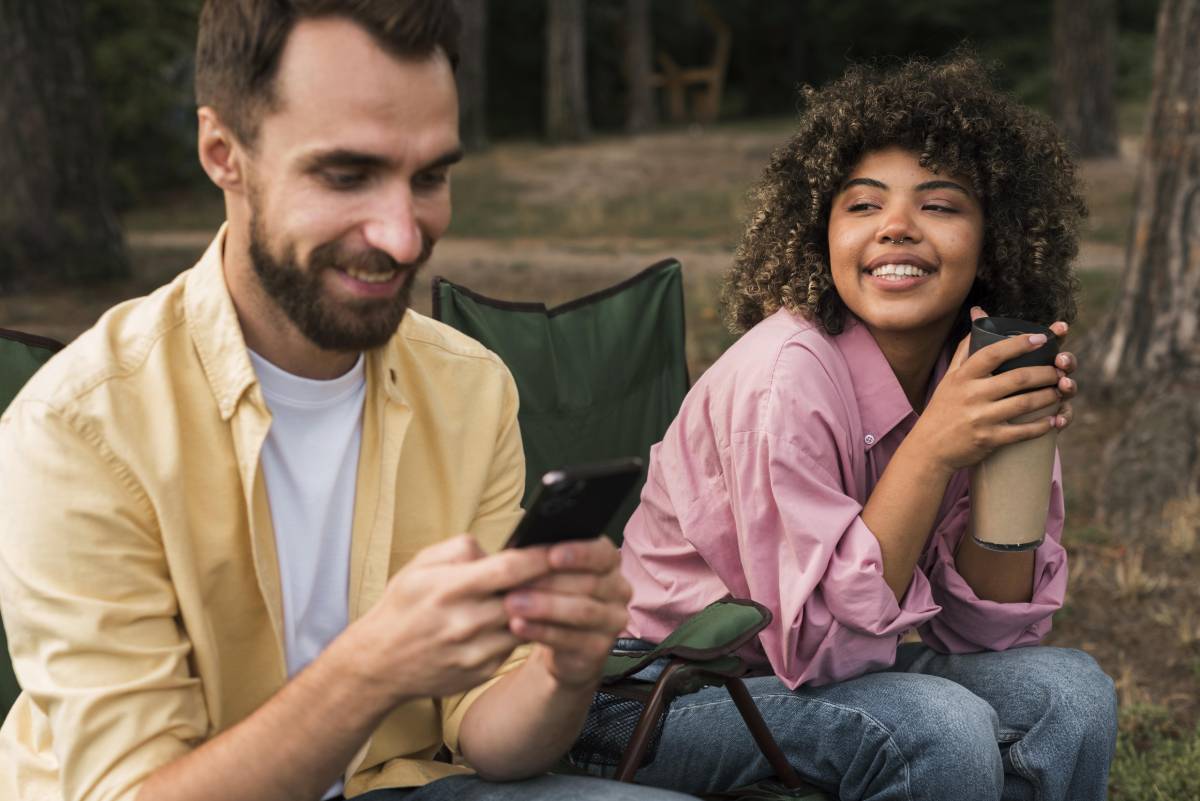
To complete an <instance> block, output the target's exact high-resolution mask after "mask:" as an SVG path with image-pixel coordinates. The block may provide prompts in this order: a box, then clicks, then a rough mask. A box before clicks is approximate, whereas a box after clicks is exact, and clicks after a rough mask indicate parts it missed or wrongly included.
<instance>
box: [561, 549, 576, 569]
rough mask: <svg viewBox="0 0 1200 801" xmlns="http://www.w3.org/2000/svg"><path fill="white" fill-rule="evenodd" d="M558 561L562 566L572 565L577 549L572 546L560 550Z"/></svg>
mask: <svg viewBox="0 0 1200 801" xmlns="http://www.w3.org/2000/svg"><path fill="white" fill-rule="evenodd" d="M557 561H558V563H559V564H560V565H561V566H562V567H570V566H571V565H573V564H575V549H574V548H570V547H567V548H563V549H562V550H560V551H559V552H558V560H557Z"/></svg>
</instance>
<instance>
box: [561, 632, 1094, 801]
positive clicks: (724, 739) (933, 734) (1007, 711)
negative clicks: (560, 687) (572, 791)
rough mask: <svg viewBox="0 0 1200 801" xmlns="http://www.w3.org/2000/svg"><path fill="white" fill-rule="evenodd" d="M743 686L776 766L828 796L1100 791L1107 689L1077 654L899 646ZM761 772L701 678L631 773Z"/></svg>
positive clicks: (679, 786)
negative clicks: (883, 662)
mask: <svg viewBox="0 0 1200 801" xmlns="http://www.w3.org/2000/svg"><path fill="white" fill-rule="evenodd" d="M745 682H746V687H747V689H748V690H749V691H750V694H751V695H752V696H754V699H755V702H756V703H757V704H758V708H759V710H760V711H761V712H762V716H763V718H764V720H765V721H766V723H767V726H768V727H769V728H770V729H771V732H772V733H773V734H774V735H775V739H776V740H777V741H778V742H779V745H780V747H781V748H782V749H783V751H784V753H785V754H786V755H787V757H788V761H789V762H790V763H791V764H792V765H793V766H794V767H795V768H796V770H797V771H799V772H800V774H801V775H803V776H804V778H805V779H807V780H808V781H810V782H812V783H813V784H816V785H819V786H822V787H824V788H826V789H827V790H830V791H832V792H834V793H836V794H837V796H838V798H839V799H841V800H842V801H851V799H871V801H885V799H886V800H887V801H891V800H892V799H904V800H905V801H915V799H971V800H972V801H989V800H990V799H1006V800H1007V799H1014V800H1015V799H1037V801H1100V800H1101V799H1103V798H1105V796H1106V787H1107V784H1108V768H1109V763H1110V762H1111V761H1112V756H1113V749H1114V747H1115V743H1116V713H1117V709H1116V695H1115V693H1114V691H1113V683H1112V680H1111V679H1109V677H1108V676H1106V675H1105V674H1104V672H1103V671H1102V670H1101V669H1100V667H1099V666H1098V665H1097V664H1096V662H1095V661H1094V660H1093V659H1092V658H1091V657H1090V656H1088V655H1087V654H1085V653H1083V652H1082V651H1075V650H1070V649H1065V648H1048V647H1032V648H1015V649H1012V650H1009V651H1002V652H996V653H979V654H966V655H958V656H948V655H945V654H939V653H937V652H935V651H933V650H931V649H930V648H928V647H926V646H924V645H919V644H906V645H902V646H901V647H900V649H899V653H898V655H897V660H896V664H895V665H894V666H893V667H892V668H890V669H888V670H885V671H880V672H877V673H869V674H867V675H864V676H860V677H858V678H855V679H850V680H847V681H843V682H839V683H837V684H831V685H826V686H824V687H809V686H802V687H800V688H798V689H796V690H788V689H787V687H785V686H784V685H783V683H782V682H780V681H779V680H778V679H777V678H775V677H773V676H765V677H759V678H750V679H746V680H745ZM598 711H602V710H597V709H596V707H595V706H594V707H593V711H592V714H593V715H595V714H597V712H598ZM623 746H624V743H620V744H616V743H614V747H615V748H616V749H617V750H620V748H621V747H623ZM574 759H575V758H574V757H573V760H574ZM576 764H577V767H580V768H583V769H584V770H587V771H588V772H590V773H595V774H600V775H605V774H611V772H612V770H613V769H612V768H611V767H609V766H600V765H596V764H581V763H578V762H577V763H576ZM770 775H771V768H770V766H769V765H768V764H767V762H766V760H765V759H764V758H763V756H762V754H761V753H759V751H758V748H757V747H756V746H755V744H754V741H753V740H752V739H751V737H750V734H749V732H748V731H747V730H746V727H745V724H743V723H742V720H741V717H740V715H739V714H738V712H737V709H736V708H735V707H734V705H733V702H732V700H730V698H729V695H728V693H727V692H726V691H725V690H724V689H723V688H713V687H710V688H707V689H704V690H701V691H700V692H698V693H694V694H692V695H688V696H681V697H680V698H678V699H676V700H675V702H674V703H673V704H672V706H671V708H670V711H669V712H668V714H667V719H666V722H665V725H664V726H663V730H662V733H661V736H660V739H659V742H658V745H657V748H656V750H655V756H654V759H653V760H652V761H651V762H650V763H649V764H647V765H645V766H644V767H642V768H641V769H640V770H639V771H638V773H637V777H636V779H637V781H638V782H641V783H643V784H649V785H654V786H657V787H669V788H672V789H675V790H679V791H682V792H687V793H707V792H720V791H724V790H728V789H731V788H734V787H738V786H741V785H745V784H751V783H753V782H756V781H759V780H761V779H764V778H766V777H768V776H770Z"/></svg>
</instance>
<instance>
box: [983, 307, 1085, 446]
mask: <svg viewBox="0 0 1200 801" xmlns="http://www.w3.org/2000/svg"><path fill="white" fill-rule="evenodd" d="M980 316H982V313H981V315H980ZM971 319H972V320H974V319H975V317H974V316H972V317H971ZM1050 330H1051V331H1053V332H1054V335H1055V336H1057V337H1058V340H1059V342H1062V341H1063V340H1064V339H1066V338H1067V331H1068V330H1070V326H1068V325H1067V324H1066V323H1064V322H1061V321H1060V322H1057V323H1054V324H1053V325H1051V326H1050ZM1054 366H1055V367H1056V368H1057V369H1058V392H1059V394H1060V395H1061V396H1062V399H1063V402H1062V403H1061V404H1060V405H1059V407H1058V414H1057V415H1056V416H1055V418H1054V427H1055V428H1057V429H1058V430H1060V431H1061V430H1062V429H1064V428H1066V427H1067V426H1069V425H1071V421H1072V420H1074V419H1075V409H1074V407H1072V406H1071V398H1074V397H1075V395H1076V394H1077V393H1078V392H1079V385H1078V384H1077V383H1075V379H1073V378H1071V377H1070V376H1071V373H1073V372H1075V368H1076V367H1078V366H1079V365H1078V362H1077V361H1076V359H1075V354H1074V353H1071V352H1069V351H1063V352H1062V353H1060V354H1058V356H1056V357H1055V358H1054Z"/></svg>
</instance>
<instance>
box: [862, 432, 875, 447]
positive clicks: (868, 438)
mask: <svg viewBox="0 0 1200 801" xmlns="http://www.w3.org/2000/svg"><path fill="white" fill-rule="evenodd" d="M863 442H865V443H867V444H868V445H874V444H875V435H874V434H867V435H866V436H865V437H863Z"/></svg>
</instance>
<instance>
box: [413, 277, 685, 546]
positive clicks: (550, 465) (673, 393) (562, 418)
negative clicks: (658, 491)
mask: <svg viewBox="0 0 1200 801" xmlns="http://www.w3.org/2000/svg"><path fill="white" fill-rule="evenodd" d="M433 315H434V317H435V318H436V319H438V320H441V321H442V322H444V323H447V324H448V325H450V326H453V327H454V328H456V329H458V330H459V331H462V332H463V333H465V334H467V335H468V336H471V337H473V338H474V339H476V340H478V341H479V342H481V343H482V344H483V345H484V346H485V347H487V348H489V349H490V350H492V351H493V352H495V353H496V354H497V355H498V356H499V357H500V358H501V359H502V360H503V361H504V363H505V364H506V365H508V368H509V370H511V371H512V374H513V378H514V379H515V380H516V383H517V392H518V394H519V395H520V400H521V409H520V413H519V415H518V420H519V422H520V426H521V438H522V440H523V441H524V445H525V499H524V501H525V503H528V501H529V499H530V496H531V494H532V492H533V489H534V487H535V486H536V485H537V483H538V480H539V479H540V478H541V475H542V474H543V473H544V472H546V471H547V470H552V469H554V468H557V467H562V466H564V465H571V464H581V463H587V462H594V461H601V460H605V459H615V458H621V457H627V456H640V457H642V459H643V460H647V459H648V456H649V452H650V446H651V445H653V444H654V443H656V442H658V441H659V440H660V439H662V436H663V433H664V432H665V431H666V430H667V426H668V425H669V424H670V422H671V420H673V419H674V418H675V415H676V413H677V412H678V411H679V405H680V404H681V403H682V402H683V396H684V395H686V394H687V390H688V386H689V381H688V374H687V358H686V352H685V339H684V330H685V329H684V306H683V274H682V268H681V266H680V264H679V262H678V261H675V260H674V259H668V260H666V261H661V262H659V263H657V264H655V265H653V266H651V267H648V268H647V269H645V270H643V271H642V272H641V273H638V274H637V275H635V276H633V277H632V278H630V279H628V280H626V281H622V282H621V283H619V284H617V285H615V286H612V287H609V288H608V289H605V290H602V291H600V292H596V293H594V294H591V295H587V296H585V297H582V298H579V299H577V300H573V301H571V302H569V303H566V304H563V305H561V306H556V307H554V308H552V309H547V308H546V306H545V305H544V304H542V303H514V302H509V301H503V300H496V299H494V298H488V297H485V296H483V295H480V294H478V293H477V292H472V291H471V290H469V289H466V288H465V287H462V286H459V285H457V284H453V283H451V282H450V281H447V280H446V279H444V278H435V279H434V280H433ZM644 481H645V476H644V475H643V477H642V479H641V481H639V482H638V485H637V488H636V490H635V492H634V493H632V494H631V496H630V498H629V499H628V500H627V501H626V502H625V504H624V505H623V506H622V508H621V509H620V510H619V511H618V512H617V514H616V515H615V516H614V517H613V520H612V522H611V523H610V524H609V530H608V535H609V536H610V537H611V538H612V539H613V540H614V541H615V542H616V543H617V544H618V545H619V544H620V543H621V539H622V533H623V532H624V530H625V523H626V521H628V519H629V516H630V515H631V514H632V513H633V510H634V508H635V507H636V506H637V502H638V496H639V495H640V494H641V493H640V491H641V486H642V483H644Z"/></svg>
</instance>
